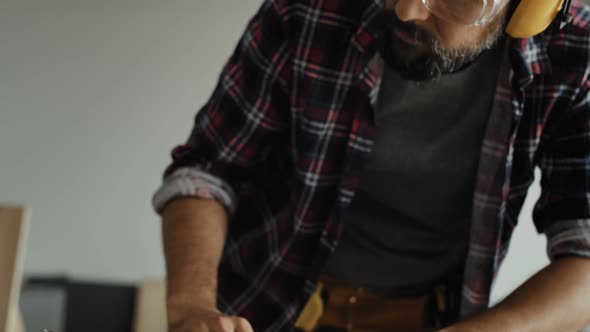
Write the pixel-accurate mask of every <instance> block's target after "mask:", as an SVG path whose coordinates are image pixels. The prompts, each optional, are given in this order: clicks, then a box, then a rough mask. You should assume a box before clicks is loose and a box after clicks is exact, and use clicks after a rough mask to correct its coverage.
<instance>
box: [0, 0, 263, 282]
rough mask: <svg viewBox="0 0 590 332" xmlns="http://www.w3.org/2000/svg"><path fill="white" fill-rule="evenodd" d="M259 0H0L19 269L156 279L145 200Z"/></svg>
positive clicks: (3, 114) (1, 137)
mask: <svg viewBox="0 0 590 332" xmlns="http://www.w3.org/2000/svg"><path fill="white" fill-rule="evenodd" d="M258 4H259V0H197V1H189V0H169V1H166V2H162V1H155V0H101V1H90V0H49V1H47V0H45V1H43V0H24V1H23V0H2V1H0V156H1V157H0V201H3V202H6V201H9V202H26V203H27V204H30V205H31V206H32V208H33V218H32V227H31V233H30V238H29V242H28V253H27V255H26V263H25V271H26V272H27V273H54V272H57V273H61V272H64V273H68V274H71V275H74V276H77V277H90V278H93V279H110V280H129V281H132V280H136V279H138V278H140V277H143V276H145V275H163V260H162V255H161V250H160V238H159V222H158V219H157V217H156V215H155V214H154V213H153V212H152V210H151V206H150V198H151V194H152V193H153V191H154V190H155V189H156V187H157V186H158V184H159V180H160V176H161V173H162V171H163V169H164V167H165V165H166V164H167V163H168V161H169V157H168V154H169V150H170V148H171V147H172V146H173V145H175V144H178V143H180V142H182V141H183V140H184V139H185V138H186V136H187V135H188V132H189V129H190V127H191V122H192V119H193V116H194V113H195V111H196V110H197V109H198V108H199V106H200V105H201V104H202V103H203V102H204V101H205V100H206V98H207V97H208V96H209V94H210V92H211V91H212V88H213V86H214V84H215V81H216V78H217V75H218V72H219V68H220V67H221V66H222V64H223V62H224V61H225V59H226V58H227V56H228V55H229V54H230V52H231V50H232V49H233V47H234V45H235V42H236V40H237V38H238V36H239V35H240V34H241V32H242V31H243V29H244V26H245V23H246V21H247V19H248V18H249V17H250V16H251V15H252V14H253V13H254V11H255V9H256V8H257V6H258Z"/></svg>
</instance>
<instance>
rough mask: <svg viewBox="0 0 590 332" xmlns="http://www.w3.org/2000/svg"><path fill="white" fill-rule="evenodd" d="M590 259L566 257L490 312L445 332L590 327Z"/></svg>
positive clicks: (540, 331) (572, 331) (526, 331)
mask: <svg viewBox="0 0 590 332" xmlns="http://www.w3.org/2000/svg"><path fill="white" fill-rule="evenodd" d="M589 299H590V259H587V258H578V257H563V258H561V259H558V260H557V261H555V262H553V263H552V264H551V265H549V266H548V267H546V268H545V269H543V270H542V271H540V272H539V273H537V274H536V275H535V276H533V277H532V278H531V279H529V280H528V281H527V282H526V283H524V284H523V285H522V286H521V287H519V288H518V289H517V290H516V291H515V292H514V293H512V294H511V295H510V296H509V297H507V298H506V299H505V300H504V301H502V302H501V303H499V304H498V305H496V306H495V307H493V308H491V309H490V310H488V311H486V312H484V313H482V314H480V315H477V316H475V317H472V318H470V319H468V320H466V321H464V322H461V323H459V324H457V325H454V326H451V327H449V328H447V329H444V330H442V331H441V332H487V331H490V332H492V331H493V332H502V331H505V332H512V331H515V332H517V331H518V332H529V331H530V332H533V331H534V332H555V331H560V332H576V331H579V330H580V329H582V328H583V327H584V326H586V325H590V305H589V303H590V302H589V301H590V300H589Z"/></svg>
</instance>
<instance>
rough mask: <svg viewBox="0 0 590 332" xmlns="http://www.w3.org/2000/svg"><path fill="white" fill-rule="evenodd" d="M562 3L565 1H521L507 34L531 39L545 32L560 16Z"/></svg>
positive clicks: (511, 19)
mask: <svg viewBox="0 0 590 332" xmlns="http://www.w3.org/2000/svg"><path fill="white" fill-rule="evenodd" d="M562 3H563V0H521V2H520V4H519V5H518V7H517V8H516V11H515V12H514V14H513V15H512V17H511V18H510V22H509V23H508V26H507V27H506V33H508V34H509V35H510V36H512V37H514V38H529V37H532V36H534V35H537V34H539V33H541V32H543V31H545V29H547V27H549V25H550V24H551V22H553V20H554V19H555V17H556V16H557V14H559V11H560V10H561V6H562Z"/></svg>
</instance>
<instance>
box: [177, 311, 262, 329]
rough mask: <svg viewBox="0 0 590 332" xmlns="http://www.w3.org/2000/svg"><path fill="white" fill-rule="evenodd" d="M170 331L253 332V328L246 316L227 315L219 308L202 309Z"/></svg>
mask: <svg viewBox="0 0 590 332" xmlns="http://www.w3.org/2000/svg"><path fill="white" fill-rule="evenodd" d="M168 332H253V330H252V326H251V325H250V323H249V322H248V321H247V320H246V319H244V318H241V317H235V316H226V315H223V314H222V313H220V312H219V311H218V310H202V311H196V312H194V313H192V314H191V316H190V317H189V318H186V319H182V320H180V321H179V322H177V323H175V324H172V325H171V326H170V327H169V329H168Z"/></svg>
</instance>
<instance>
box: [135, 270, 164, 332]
mask: <svg viewBox="0 0 590 332" xmlns="http://www.w3.org/2000/svg"><path fill="white" fill-rule="evenodd" d="M167 329H168V326H167V318H166V283H165V282H164V281H163V280H145V281H143V282H142V283H141V284H140V285H139V287H138V288H137V300H136V302H135V320H134V328H133V331H134V332H162V331H166V330H167Z"/></svg>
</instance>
